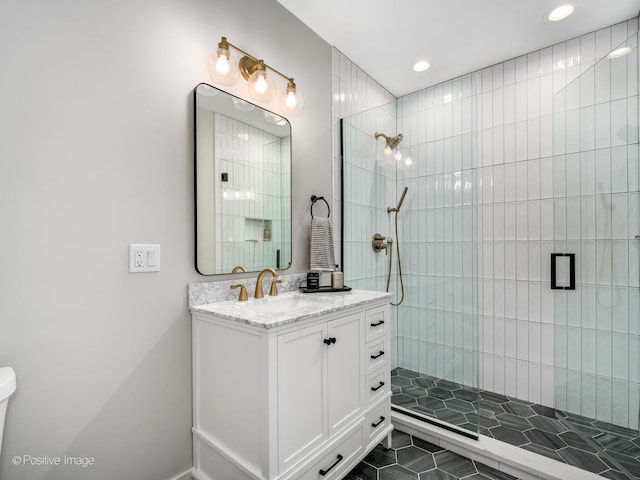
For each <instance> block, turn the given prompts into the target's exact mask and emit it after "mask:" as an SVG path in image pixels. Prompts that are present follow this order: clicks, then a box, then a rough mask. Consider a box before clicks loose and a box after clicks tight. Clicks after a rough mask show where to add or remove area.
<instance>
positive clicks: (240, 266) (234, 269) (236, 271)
mask: <svg viewBox="0 0 640 480" xmlns="http://www.w3.org/2000/svg"><path fill="white" fill-rule="evenodd" d="M238 272H244V273H247V269H246V268H244V267H243V266H242V265H236V266H235V267H233V270H231V273H238Z"/></svg>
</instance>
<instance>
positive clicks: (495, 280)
mask: <svg viewBox="0 0 640 480" xmlns="http://www.w3.org/2000/svg"><path fill="white" fill-rule="evenodd" d="M637 47H638V45H637V19H634V20H630V21H629V22H623V23H622V24H619V25H615V26H612V27H609V28H606V29H603V30H601V31H598V32H594V33H592V34H588V35H584V36H583V37H580V38H578V39H574V40H570V41H568V42H564V43H562V44H559V45H556V46H553V47H549V48H547V49H544V50H541V51H539V52H533V53H531V54H529V55H525V56H523V57H519V58H517V59H514V60H510V61H507V62H504V63H502V64H498V65H495V66H493V67H490V68H487V69H484V70H482V71H480V72H476V73H474V74H471V75H467V76H464V77H461V78H458V79H455V80H452V81H449V82H446V83H444V84H441V85H438V86H435V87H430V88H428V89H425V90H423V91H419V92H416V93H414V94H411V95H408V96H406V97H403V98H401V99H399V100H398V101H397V102H395V103H392V104H388V105H385V106H383V107H378V108H375V109H372V110H368V111H365V112H362V113H359V114H356V115H352V116H349V117H347V118H344V119H342V128H341V130H342V153H343V167H342V168H343V172H342V178H343V195H342V199H343V225H344V228H343V234H342V235H343V250H342V252H343V260H342V263H343V265H344V272H345V277H346V278H345V281H347V282H348V284H349V285H350V286H353V287H355V288H362V289H370V290H384V289H385V283H386V276H387V269H388V259H387V258H386V257H385V254H384V253H383V252H378V253H376V252H374V251H373V250H372V248H371V241H370V240H371V236H372V235H373V234H374V233H375V232H379V233H381V234H382V235H384V236H392V237H393V236H394V235H395V234H394V225H393V220H394V218H393V217H394V215H393V214H392V213H388V212H387V208H388V207H389V206H394V205H396V203H397V201H398V198H399V196H400V194H401V192H402V191H403V189H404V188H405V187H408V194H407V198H406V199H405V201H404V204H403V206H402V209H401V211H400V212H399V213H398V222H399V230H400V232H399V240H400V244H399V246H400V249H401V252H402V270H403V274H404V284H405V285H404V286H405V299H404V302H403V303H402V304H401V305H400V306H398V307H393V311H392V312H393V318H392V322H393V323H392V348H393V352H392V353H393V359H394V360H393V372H392V375H393V377H392V383H393V398H392V403H393V405H394V408H395V409H396V410H397V411H402V412H403V413H408V414H410V415H412V416H414V417H419V418H422V419H424V420H425V421H429V422H436V423H441V424H444V425H445V426H446V427H447V428H449V429H453V430H456V431H459V432H461V433H463V434H466V435H467V436H472V437H473V436H477V435H478V434H483V435H487V436H490V437H493V438H496V439H498V440H501V441H504V442H508V443H511V444H513V445H517V446H520V447H522V448H524V449H526V450H530V451H533V452H535V453H538V454H542V455H545V456H547V457H550V458H553V459H555V460H558V461H562V462H565V463H568V464H571V465H574V466H578V467H579V468H582V469H584V470H589V471H591V472H593V473H597V474H601V475H604V476H606V477H608V478H640V434H639V433H638V427H639V426H638V419H639V416H640V254H639V250H640V249H639V247H640V241H639V240H637V239H636V238H635V237H636V235H638V234H640V226H639V224H640V221H639V218H640V212H639V208H638V201H639V191H640V180H639V176H640V175H639V162H638V157H639V154H638V48H637ZM623 48H624V50H620V49H623ZM614 51H617V53H615V54H613V55H609V53H610V52H614ZM376 132H386V133H388V134H391V135H395V134H398V133H402V134H403V139H402V142H401V143H400V144H399V145H397V146H396V149H397V150H398V151H399V152H400V155H401V157H402V158H401V159H400V160H396V158H395V155H393V154H392V155H386V154H385V153H384V152H383V145H381V143H382V142H376V139H375V137H374V134H375V133H376ZM394 153H395V152H394ZM396 240H397V239H396V238H395V237H394V238H393V241H396ZM552 254H561V255H567V254H573V255H574V258H575V270H574V275H575V277H574V278H575V280H574V285H573V287H574V288H573V289H571V288H570V287H571V286H570V285H569V282H568V277H569V273H570V272H569V271H568V269H569V264H568V263H567V264H566V267H567V271H564V270H563V266H565V264H564V263H562V262H563V259H565V258H570V257H558V256H554V257H552ZM552 258H554V259H555V261H556V262H557V263H556V264H555V266H554V267H552ZM552 271H554V273H555V274H556V277H555V279H554V280H555V282H556V283H557V284H558V285H560V287H561V288H558V289H552V288H551V280H552V278H551V274H552ZM565 277H566V278H565ZM565 280H567V282H566V283H565ZM391 285H392V288H391V291H392V292H398V295H397V296H396V298H393V299H392V301H393V302H394V303H395V302H396V301H397V300H398V298H399V281H398V278H397V276H396V274H395V272H394V274H393V275H392V282H391ZM565 285H566V287H567V288H565ZM394 286H395V287H394Z"/></svg>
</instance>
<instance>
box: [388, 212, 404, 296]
mask: <svg viewBox="0 0 640 480" xmlns="http://www.w3.org/2000/svg"><path fill="white" fill-rule="evenodd" d="M395 214H396V218H395V227H396V254H397V257H398V273H399V274H400V289H401V291H402V296H401V297H400V301H399V302H398V303H393V302H390V303H391V305H393V306H394V307H397V306H398V305H400V304H401V303H402V302H403V301H404V281H403V280H402V262H401V260H400V239H399V237H398V210H396V211H395ZM390 250H391V252H390V253H389V272H388V274H387V292H388V291H389V284H390V283H391V266H392V263H393V262H392V261H393V247H391V248H390Z"/></svg>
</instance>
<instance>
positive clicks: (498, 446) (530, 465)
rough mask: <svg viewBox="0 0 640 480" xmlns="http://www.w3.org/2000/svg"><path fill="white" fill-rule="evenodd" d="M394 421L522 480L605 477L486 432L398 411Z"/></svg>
mask: <svg viewBox="0 0 640 480" xmlns="http://www.w3.org/2000/svg"><path fill="white" fill-rule="evenodd" d="M391 422H392V423H393V425H394V427H395V429H396V430H399V431H401V432H404V433H407V434H409V435H413V436H415V437H418V438H421V439H422V440H425V441H427V442H431V443H433V444H435V445H438V446H440V447H442V448H446V449H447V450H450V451H452V452H454V453H457V454H458V455H462V456H463V457H467V458H469V459H471V460H474V461H477V462H479V463H482V464H484V465H487V466H488V467H491V468H495V469H496V470H499V471H501V472H504V473H508V474H509V475H513V476H516V477H518V478H520V479H522V480H602V479H603V477H601V476H600V475H596V474H595V473H591V472H588V471H585V470H581V469H579V468H577V467H574V466H571V465H568V464H566V463H562V462H558V461H556V460H553V459H551V458H547V457H545V456H543V455H538V454H537V453H533V452H529V451H528V450H524V449H522V448H518V447H516V446H513V445H510V444H508V443H504V442H500V441H499V440H495V439H493V438H490V437H487V436H486V435H479V439H478V440H474V439H471V438H467V437H464V436H462V435H459V434H457V433H454V432H451V431H449V430H446V429H444V428H442V427H438V426H436V425H432V424H429V423H426V422H422V421H420V420H417V419H415V418H413V417H410V416H408V415H404V414H402V413H399V412H396V411H393V412H391Z"/></svg>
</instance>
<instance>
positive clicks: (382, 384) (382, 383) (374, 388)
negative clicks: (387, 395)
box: [371, 382, 384, 392]
mask: <svg viewBox="0 0 640 480" xmlns="http://www.w3.org/2000/svg"><path fill="white" fill-rule="evenodd" d="M382 387H384V382H380V385H378V386H377V387H371V391H372V392H377V391H378V390H380V389H381V388H382Z"/></svg>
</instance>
